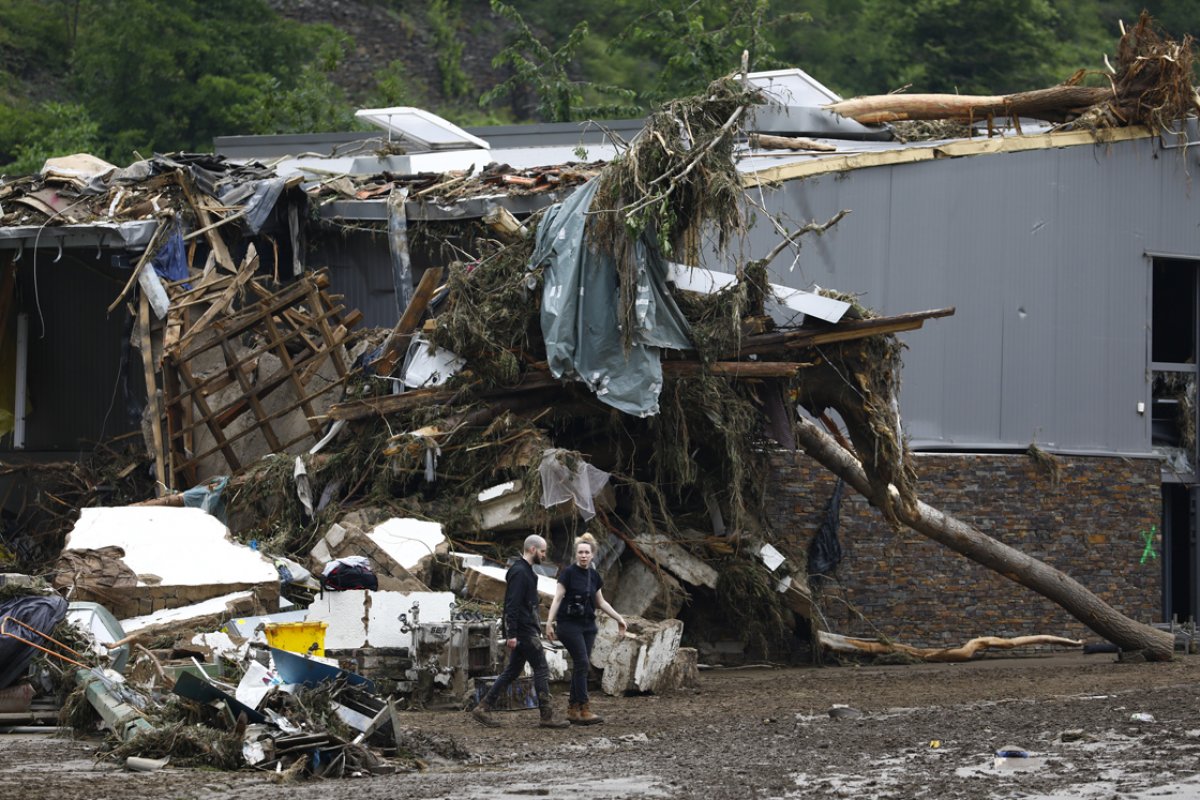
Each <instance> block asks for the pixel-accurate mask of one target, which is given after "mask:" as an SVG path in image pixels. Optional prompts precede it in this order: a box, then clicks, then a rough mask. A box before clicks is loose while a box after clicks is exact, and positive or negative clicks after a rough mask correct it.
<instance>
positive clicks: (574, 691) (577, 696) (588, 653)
mask: <svg viewBox="0 0 1200 800" xmlns="http://www.w3.org/2000/svg"><path fill="white" fill-rule="evenodd" d="M597 630H598V629H597V627H596V621H595V620H594V619H591V620H586V621H580V622H577V621H574V620H569V619H563V617H562V616H561V615H560V616H559V618H558V620H557V622H556V623H555V628H554V632H555V633H556V634H557V635H558V639H559V641H560V642H562V643H563V646H565V647H566V648H567V652H568V653H570V654H571V665H572V666H571V701H570V702H571V703H572V704H578V703H586V702H588V687H587V682H588V667H589V666H590V665H591V660H592V647H593V646H594V645H595V644H596V633H597Z"/></svg>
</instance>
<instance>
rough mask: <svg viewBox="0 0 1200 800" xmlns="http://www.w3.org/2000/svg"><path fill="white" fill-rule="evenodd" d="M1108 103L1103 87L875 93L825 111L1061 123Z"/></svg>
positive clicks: (865, 119)
mask: <svg viewBox="0 0 1200 800" xmlns="http://www.w3.org/2000/svg"><path fill="white" fill-rule="evenodd" d="M1111 99H1113V91H1112V89H1110V88H1107V87H1092V86H1065V85H1064V86H1052V87H1050V88H1049V89H1035V90H1033V91H1030V92H1018V93H1016V94H998V95H969V94H881V95H870V96H867V97H852V98H851V99H849V100H841V101H838V102H836V103H831V104H829V105H827V106H825V108H827V109H829V110H830V111H832V112H834V113H835V114H841V115H842V116H843V117H848V118H850V119H852V120H854V121H855V122H862V123H865V124H872V123H879V122H898V121H900V120H907V119H969V120H983V119H987V118H988V117H997V116H1011V117H1029V118H1031V119H1042V120H1046V121H1047V122H1066V121H1067V120H1071V119H1074V118H1076V117H1078V116H1079V115H1081V114H1082V113H1083V112H1085V111H1087V110H1088V109H1089V108H1091V107H1093V106H1095V105H1097V104H1098V103H1102V102H1104V101H1106V100H1111Z"/></svg>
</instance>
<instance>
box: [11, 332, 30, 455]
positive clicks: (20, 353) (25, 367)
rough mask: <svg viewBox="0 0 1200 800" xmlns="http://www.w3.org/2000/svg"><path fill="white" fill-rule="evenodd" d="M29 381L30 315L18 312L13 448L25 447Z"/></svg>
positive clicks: (20, 448) (22, 448)
mask: <svg viewBox="0 0 1200 800" xmlns="http://www.w3.org/2000/svg"><path fill="white" fill-rule="evenodd" d="M28 382H29V315H28V314H17V374H16V380H15V383H16V386H15V387H14V388H15V392H14V394H13V449H14V450H24V449H25V394H26V391H27V388H28Z"/></svg>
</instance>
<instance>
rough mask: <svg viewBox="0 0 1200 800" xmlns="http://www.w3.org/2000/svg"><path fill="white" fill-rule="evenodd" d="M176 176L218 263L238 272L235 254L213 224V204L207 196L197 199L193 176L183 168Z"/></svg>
mask: <svg viewBox="0 0 1200 800" xmlns="http://www.w3.org/2000/svg"><path fill="white" fill-rule="evenodd" d="M175 177H176V179H177V180H178V182H179V188H181V189H183V196H184V197H185V198H187V201H188V205H190V206H191V207H192V210H193V211H195V212H196V220H197V221H198V222H199V223H200V227H201V229H202V230H204V238H205V239H206V240H207V241H208V246H209V247H210V248H212V251H213V255H214V256H216V259H217V264H219V265H220V266H222V267H224V268H225V269H227V270H229V271H230V272H234V273H236V272H237V267H236V265H234V263H233V256H231V255H230V254H229V248H228V247H226V246H225V240H224V239H222V238H221V234H219V233H217V231H216V230H215V226H214V225H213V224H212V223H213V219H212V214H211V213H209V212H210V210H211V206H212V204H211V203H209V202H208V201H207V198H202V199H197V197H196V194H195V193H194V192H193V191H192V189H193V188H194V187H193V185H192V178H191V176H190V175H188V174H187V173H185V172H184V171H183V170H181V169H177V170H175Z"/></svg>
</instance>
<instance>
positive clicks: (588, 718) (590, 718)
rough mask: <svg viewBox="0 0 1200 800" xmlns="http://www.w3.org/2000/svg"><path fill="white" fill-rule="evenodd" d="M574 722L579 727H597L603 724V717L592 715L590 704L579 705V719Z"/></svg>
mask: <svg viewBox="0 0 1200 800" xmlns="http://www.w3.org/2000/svg"><path fill="white" fill-rule="evenodd" d="M575 722H576V723H577V724H579V725H599V724H600V723H601V722H604V717H602V716H600V715H599V714H593V713H592V708H591V703H580V704H579V719H577V720H575Z"/></svg>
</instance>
